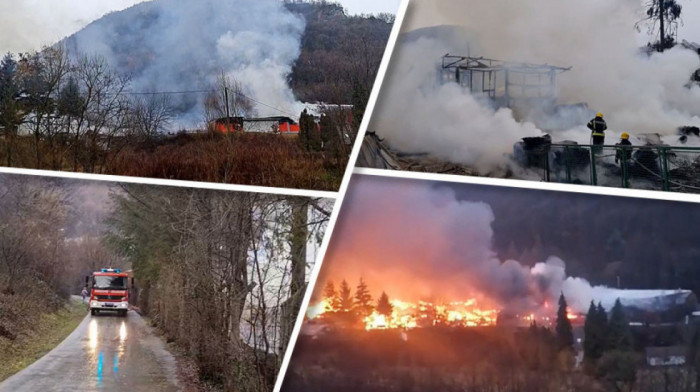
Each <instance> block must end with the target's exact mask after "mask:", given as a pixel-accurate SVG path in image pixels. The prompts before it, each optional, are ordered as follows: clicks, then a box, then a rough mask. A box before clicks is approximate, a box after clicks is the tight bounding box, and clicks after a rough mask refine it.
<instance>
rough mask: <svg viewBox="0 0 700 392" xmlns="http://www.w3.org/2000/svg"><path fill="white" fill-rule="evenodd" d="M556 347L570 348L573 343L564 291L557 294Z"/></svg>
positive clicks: (561, 348)
mask: <svg viewBox="0 0 700 392" xmlns="http://www.w3.org/2000/svg"><path fill="white" fill-rule="evenodd" d="M556 332H557V349H558V350H563V349H572V348H573V345H574V332H573V328H572V327H571V321H570V320H569V317H568V312H567V305H566V299H565V298H564V293H562V294H561V295H560V296H559V309H558V310H557V327H556Z"/></svg>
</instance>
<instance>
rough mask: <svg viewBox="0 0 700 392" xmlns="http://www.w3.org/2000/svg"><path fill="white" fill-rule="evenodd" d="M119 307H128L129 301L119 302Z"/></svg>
mask: <svg viewBox="0 0 700 392" xmlns="http://www.w3.org/2000/svg"><path fill="white" fill-rule="evenodd" d="M121 307H122V308H128V307H129V303H128V302H122V303H121Z"/></svg>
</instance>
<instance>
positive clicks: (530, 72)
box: [358, 40, 700, 193]
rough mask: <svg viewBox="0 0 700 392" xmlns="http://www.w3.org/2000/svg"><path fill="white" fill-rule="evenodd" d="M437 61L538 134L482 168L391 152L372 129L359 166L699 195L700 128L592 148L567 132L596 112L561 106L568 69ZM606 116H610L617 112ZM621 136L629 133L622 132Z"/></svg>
mask: <svg viewBox="0 0 700 392" xmlns="http://www.w3.org/2000/svg"><path fill="white" fill-rule="evenodd" d="M677 46H678V47H680V48H683V49H684V50H687V51H692V52H694V53H696V54H698V56H700V44H698V43H695V42H688V41H686V40H683V41H682V43H680V44H679V45H677ZM644 50H649V49H648V48H644V49H643V51H644ZM646 55H650V53H649V52H648V53H646ZM441 62H442V64H441V65H440V67H439V69H438V74H439V82H440V83H441V84H443V85H444V84H449V83H456V84H458V85H459V86H460V87H461V89H462V91H464V92H468V93H469V94H470V95H471V96H473V97H474V98H476V99H477V101H479V103H481V104H483V105H484V106H487V107H490V108H492V109H493V110H499V109H502V108H507V109H509V110H511V112H512V116H513V118H514V120H515V121H517V122H530V123H533V124H534V125H535V126H536V127H537V128H538V129H541V130H542V131H543V134H540V135H536V136H531V137H523V138H522V139H520V140H513V143H514V144H513V149H512V152H511V153H510V154H509V155H508V156H507V157H506V161H507V162H506V164H505V165H501V167H499V168H497V169H493V168H492V169H490V170H491V171H488V172H484V171H483V169H482V170H480V169H479V168H476V167H474V166H471V165H466V164H463V163H459V162H456V161H450V160H445V159H443V158H442V157H437V156H435V155H434V154H432V153H428V152H415V151H412V152H407V151H401V150H400V149H395V148H393V147H392V146H390V145H389V144H388V143H387V142H385V140H384V139H382V138H381V137H380V135H378V134H377V133H375V132H372V130H369V131H368V132H367V135H366V136H365V139H364V142H363V145H362V149H361V152H360V156H359V159H358V165H359V166H364V167H371V168H381V169H392V170H410V171H419V172H433V173H435V172H437V173H447V174H457V175H485V176H490V177H504V178H518V179H528V180H537V181H547V182H565V183H574V184H587V185H603V186H621V187H625V188H627V187H633V188H640V189H660V190H667V191H668V190H674V191H681V192H692V193H697V192H700V150H698V148H697V147H698V146H700V128H699V127H698V126H696V125H679V126H678V127H677V128H676V135H675V137H669V136H665V135H664V133H661V132H659V133H655V132H646V133H634V134H633V135H634V136H633V139H634V141H635V142H634V143H632V145H631V146H629V147H620V145H619V144H618V143H617V142H618V140H616V139H615V138H614V137H611V136H609V135H608V137H607V138H606V139H605V141H604V142H603V143H602V146H600V147H594V146H593V145H594V144H598V143H593V140H592V139H593V137H591V139H590V140H583V139H581V137H582V136H581V135H577V136H579V137H578V139H579V140H571V139H569V138H566V137H567V136H572V133H571V132H567V131H568V130H570V129H572V128H574V127H577V126H581V125H583V124H586V122H588V121H589V120H590V119H591V118H594V117H596V111H595V110H594V109H593V108H591V107H589V105H588V104H587V103H586V102H579V103H574V104H565V103H560V102H559V101H558V97H557V78H558V77H560V75H562V74H564V75H563V76H562V77H566V75H565V74H566V72H567V71H570V70H571V69H572V68H573V67H572V66H567V67H563V66H553V65H549V64H531V63H515V62H506V61H501V60H496V59H489V58H485V57H473V56H461V55H451V54H449V53H448V54H446V55H445V56H443V57H442V59H441ZM697 86H700V68H698V69H697V70H695V71H694V72H693V73H692V74H691V75H689V78H688V82H687V84H686V85H685V86H684V87H686V88H688V89H690V88H693V87H697ZM598 114H601V113H598ZM608 115H609V116H610V117H614V116H615V113H608ZM463 126H464V132H465V133H469V124H468V123H467V124H463ZM630 131H631V132H633V130H630ZM435 132H439V130H436V131H435ZM493 132H498V130H497V129H494V130H493ZM624 134H625V136H626V138H629V136H628V135H629V134H628V133H627V132H624ZM665 134H668V132H665ZM587 136H588V135H586V136H585V137H586V138H587ZM611 139H613V140H611ZM621 156H622V157H626V158H627V159H621Z"/></svg>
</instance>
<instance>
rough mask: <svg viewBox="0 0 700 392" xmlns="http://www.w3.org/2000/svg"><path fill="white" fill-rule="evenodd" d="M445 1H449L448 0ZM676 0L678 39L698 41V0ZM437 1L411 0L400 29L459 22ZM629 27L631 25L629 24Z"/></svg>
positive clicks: (642, 36)
mask: <svg viewBox="0 0 700 392" xmlns="http://www.w3.org/2000/svg"><path fill="white" fill-rule="evenodd" d="M346 1H356V2H358V3H359V2H363V0H346ZM387 1H390V0H387ZM391 1H394V0H391ZM445 1H446V2H448V3H449V1H450V0H445ZM618 1H622V0H618ZM677 1H678V3H679V4H680V5H681V6H682V7H683V10H682V13H681V18H682V19H683V24H682V25H679V26H678V41H681V40H683V39H685V40H688V41H693V42H697V43H700V23H696V22H695V21H696V20H697V19H698V17H699V16H700V0H677ZM439 2H440V1H434V0H411V1H410V3H409V12H408V14H407V16H406V19H405V20H404V23H403V26H402V31H411V30H415V29H419V28H422V27H429V26H436V25H443V24H459V22H458V20H459V15H444V14H442V13H441V12H440V11H439V10H438V9H437V7H436V3H439ZM646 2H647V0H639V10H640V13H643V11H644V9H645V8H644V6H643V4H645V3H646ZM397 3H398V1H397ZM396 8H397V9H398V5H397V6H396ZM455 19H457V21H455ZM630 28H632V27H631V26H630ZM584 34H585V32H584ZM647 38H648V37H647V36H646V30H644V29H642V31H641V33H640V44H641V43H644V42H646V40H647ZM601 44H604V43H601Z"/></svg>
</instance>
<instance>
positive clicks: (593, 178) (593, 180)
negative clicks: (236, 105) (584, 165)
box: [591, 146, 598, 185]
mask: <svg viewBox="0 0 700 392" xmlns="http://www.w3.org/2000/svg"><path fill="white" fill-rule="evenodd" d="M595 155H596V154H595V152H593V146H591V185H598V175H597V173H596V170H595Z"/></svg>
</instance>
